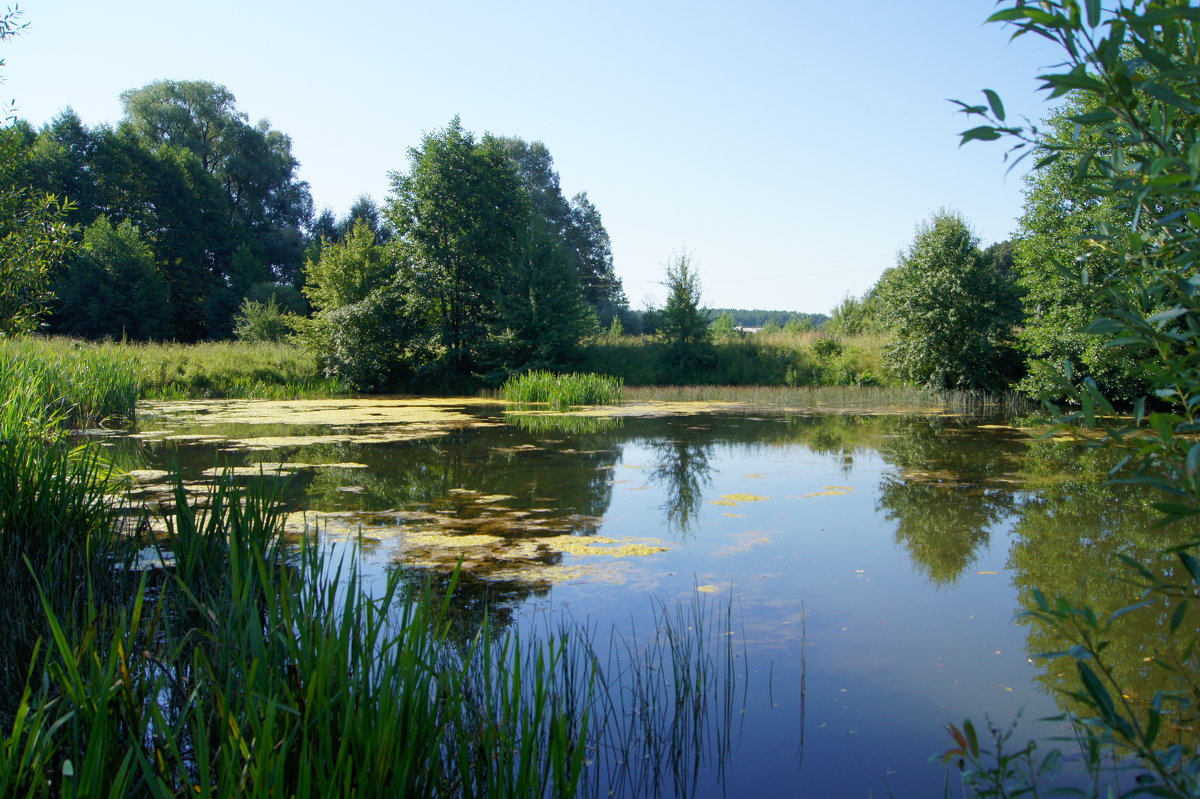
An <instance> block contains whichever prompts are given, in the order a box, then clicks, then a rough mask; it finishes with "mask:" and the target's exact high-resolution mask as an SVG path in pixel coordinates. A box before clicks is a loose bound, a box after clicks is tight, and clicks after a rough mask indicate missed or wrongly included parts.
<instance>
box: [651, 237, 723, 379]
mask: <svg viewBox="0 0 1200 799" xmlns="http://www.w3.org/2000/svg"><path fill="white" fill-rule="evenodd" d="M664 277H665V279H664V281H663V285H664V286H666V288H667V301H666V304H665V305H664V306H663V309H662V313H661V318H660V322H659V328H658V329H659V333H660V334H661V335H662V338H663V342H664V343H665V344H666V352H665V356H666V362H667V366H668V369H675V370H677V371H679V372H681V373H685V374H686V373H690V372H693V371H695V370H697V369H703V368H705V367H707V366H711V365H712V360H713V353H712V345H711V339H712V334H711V331H710V330H709V326H708V313H707V312H706V311H705V310H704V308H702V307H701V305H700V303H701V295H702V290H701V287H700V273H699V271H697V269H696V267H695V265H694V264H693V263H692V258H691V256H690V255H689V254H688V253H687V252H686V251H684V252H681V253H679V254H678V255H675V256H672V257H671V259H670V260H669V261H667V264H666V267H665V275H664Z"/></svg>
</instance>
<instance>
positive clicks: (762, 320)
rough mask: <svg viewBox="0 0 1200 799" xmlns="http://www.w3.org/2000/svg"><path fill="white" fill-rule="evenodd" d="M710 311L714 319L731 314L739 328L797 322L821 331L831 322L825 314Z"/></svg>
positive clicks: (752, 309) (731, 309)
mask: <svg viewBox="0 0 1200 799" xmlns="http://www.w3.org/2000/svg"><path fill="white" fill-rule="evenodd" d="M708 310H709V313H711V314H712V318H713V319H716V318H717V317H718V316H720V315H721V314H729V316H731V317H733V323H734V324H735V325H736V326H738V327H768V326H770V327H774V326H778V327H783V326H784V325H786V324H787V323H788V322H791V321H796V322H799V323H800V324H802V325H806V326H807V325H811V326H812V327H813V328H815V329H817V330H819V329H821V328H822V327H824V325H825V323H826V322H828V321H829V316H827V315H826V314H823V313H800V312H798V311H764V310H762V309H761V308H710V309H708Z"/></svg>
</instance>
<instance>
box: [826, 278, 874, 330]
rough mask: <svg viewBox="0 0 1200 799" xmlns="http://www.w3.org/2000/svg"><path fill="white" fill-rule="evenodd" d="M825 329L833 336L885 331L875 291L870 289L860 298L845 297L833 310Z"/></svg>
mask: <svg viewBox="0 0 1200 799" xmlns="http://www.w3.org/2000/svg"><path fill="white" fill-rule="evenodd" d="M825 329H826V330H827V331H828V332H830V333H832V334H833V335H835V336H857V335H862V334H864V333H882V332H883V331H884V330H886V329H887V325H886V323H885V322H884V320H883V312H882V308H881V303H880V301H879V296H878V294H877V292H876V289H875V288H872V289H871V290H870V291H868V292H867V293H866V294H864V295H863V296H862V297H851V296H847V297H845V298H844V299H843V300H842V301H841V302H840V303H838V305H837V307H836V308H834V309H833V314H832V315H831V316H830V318H829V322H828V323H826V325H825Z"/></svg>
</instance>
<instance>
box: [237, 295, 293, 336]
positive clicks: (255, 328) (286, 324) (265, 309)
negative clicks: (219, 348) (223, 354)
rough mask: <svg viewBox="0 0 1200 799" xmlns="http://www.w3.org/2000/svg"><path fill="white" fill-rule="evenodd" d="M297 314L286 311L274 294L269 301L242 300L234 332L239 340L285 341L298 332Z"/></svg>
mask: <svg viewBox="0 0 1200 799" xmlns="http://www.w3.org/2000/svg"><path fill="white" fill-rule="evenodd" d="M297 318H298V317H297V316H296V315H295V314H293V313H289V312H287V311H284V310H283V309H282V308H280V307H279V305H278V304H277V303H276V302H275V297H274V295H272V296H270V297H268V299H267V301H266V302H265V303H264V302H255V301H254V300H251V299H249V298H247V299H245V300H242V307H241V309H240V310H239V311H238V314H237V316H236V317H235V318H234V322H233V333H234V335H235V336H237V338H238V340H239V341H248V342H251V343H256V342H261V341H283V340H284V339H285V338H287V337H288V336H290V335H292V334H293V333H295V332H296V327H297V325H296V321H297Z"/></svg>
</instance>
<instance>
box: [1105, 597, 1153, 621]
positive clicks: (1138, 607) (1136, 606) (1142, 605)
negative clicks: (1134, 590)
mask: <svg viewBox="0 0 1200 799" xmlns="http://www.w3.org/2000/svg"><path fill="white" fill-rule="evenodd" d="M1152 604H1154V603H1153V602H1151V601H1150V600H1146V601H1145V602H1137V603H1134V604H1132V605H1127V606H1126V607H1123V608H1121V609H1120V610H1117V611H1114V612H1113V613H1112V614H1111V615H1110V616H1109V617H1108V623H1109V624H1112V623H1113V622H1114V621H1116V620H1117V619H1119V618H1121V617H1122V616H1124V615H1125V614H1127V613H1132V612H1133V611H1135V610H1141V609H1142V608H1148V607H1150V606H1151V605H1152Z"/></svg>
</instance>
